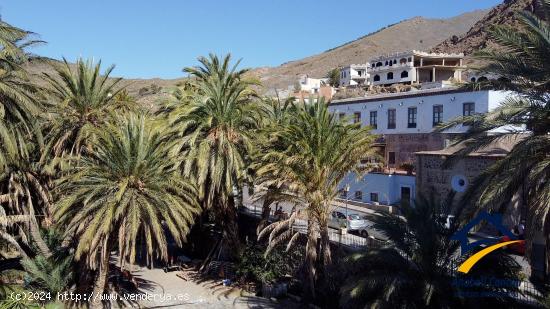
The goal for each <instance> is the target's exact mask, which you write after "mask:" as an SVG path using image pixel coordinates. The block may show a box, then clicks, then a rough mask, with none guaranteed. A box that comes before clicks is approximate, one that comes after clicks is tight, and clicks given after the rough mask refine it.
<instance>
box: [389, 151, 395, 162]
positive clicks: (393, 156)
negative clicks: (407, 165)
mask: <svg viewBox="0 0 550 309" xmlns="http://www.w3.org/2000/svg"><path fill="white" fill-rule="evenodd" d="M388 164H392V165H393V164H395V152H393V151H390V152H388Z"/></svg>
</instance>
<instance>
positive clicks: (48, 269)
mask: <svg viewBox="0 0 550 309" xmlns="http://www.w3.org/2000/svg"><path fill="white" fill-rule="evenodd" d="M21 264H22V266H23V269H24V270H25V272H26V274H27V276H28V278H29V279H30V280H29V283H30V284H31V285H32V286H33V287H34V288H36V289H39V290H41V291H45V292H49V293H51V294H53V295H57V293H60V292H64V291H66V290H67V289H68V288H70V284H71V282H72V275H73V274H72V257H66V258H63V259H59V260H57V259H55V258H52V257H50V258H46V257H44V256H42V255H38V256H36V257H34V258H32V259H30V258H25V259H23V260H22V262H21Z"/></svg>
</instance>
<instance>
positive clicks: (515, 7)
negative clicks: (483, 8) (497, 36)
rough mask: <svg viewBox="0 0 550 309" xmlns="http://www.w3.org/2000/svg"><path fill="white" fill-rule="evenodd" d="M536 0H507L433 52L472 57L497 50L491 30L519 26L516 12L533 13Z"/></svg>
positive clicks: (435, 48)
mask: <svg viewBox="0 0 550 309" xmlns="http://www.w3.org/2000/svg"><path fill="white" fill-rule="evenodd" d="M534 7H535V1H534V0H506V1H504V2H503V3H501V4H499V5H497V6H496V7H494V8H493V9H491V10H490V11H489V12H488V13H487V15H485V17H483V18H482V19H481V20H479V21H478V22H477V23H475V25H474V26H473V27H472V28H471V29H470V30H469V31H468V32H466V33H465V34H463V35H461V36H457V37H455V36H451V37H449V38H448V39H447V40H445V41H443V42H442V43H440V44H438V45H437V46H435V47H434V48H433V49H432V51H433V52H444V53H464V54H465V55H467V56H468V55H471V54H473V53H474V52H475V51H477V50H480V49H484V48H497V44H496V43H495V42H494V41H493V40H492V39H491V38H490V37H489V35H488V33H489V29H490V28H491V27H492V26H493V25H504V24H505V25H509V26H511V27H516V26H518V19H517V16H516V12H518V11H522V10H529V11H531V12H532V11H533V8H534Z"/></svg>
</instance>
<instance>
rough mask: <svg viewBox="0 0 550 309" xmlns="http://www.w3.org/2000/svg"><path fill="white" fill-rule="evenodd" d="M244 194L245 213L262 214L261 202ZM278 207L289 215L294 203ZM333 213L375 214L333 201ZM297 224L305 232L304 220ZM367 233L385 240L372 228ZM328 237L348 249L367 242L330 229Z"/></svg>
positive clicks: (272, 206) (299, 206)
mask: <svg viewBox="0 0 550 309" xmlns="http://www.w3.org/2000/svg"><path fill="white" fill-rule="evenodd" d="M243 191H244V193H243V204H244V206H245V207H246V208H247V211H248V212H249V213H251V214H256V215H260V214H261V212H262V202H261V200H260V201H253V200H252V199H251V197H250V196H249V195H248V192H247V191H248V190H246V189H245V190H243ZM278 206H279V207H281V208H282V210H283V211H284V212H286V213H288V214H289V213H291V212H292V208H293V207H294V203H289V202H279V203H278ZM297 208H298V209H297V210H301V209H304V208H305V207H304V206H303V205H298V206H297ZM332 210H333V211H340V212H342V213H344V214H346V213H347V214H358V215H360V216H374V215H376V212H375V211H373V210H371V209H367V208H362V207H359V206H353V205H348V208H347V209H346V207H345V204H344V203H341V202H337V201H334V202H333V209H332ZM274 211H275V204H272V205H271V213H272V214H273V212H274ZM300 221H303V222H300ZM297 224H298V226H297V227H298V228H303V229H304V230H305V228H306V221H304V220H299V221H297ZM368 232H369V235H370V236H372V237H374V238H376V239H379V240H387V237H386V236H385V235H384V234H382V233H381V232H380V231H378V230H375V229H372V228H369V229H368ZM329 237H330V238H331V241H334V242H340V243H342V244H344V245H347V246H350V247H357V246H365V245H366V242H367V240H366V239H365V238H363V237H360V236H355V235H350V234H348V235H344V236H342V235H340V234H339V233H338V232H337V230H336V229H332V228H331V229H330V231H329Z"/></svg>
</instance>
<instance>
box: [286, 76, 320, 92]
mask: <svg viewBox="0 0 550 309" xmlns="http://www.w3.org/2000/svg"><path fill="white" fill-rule="evenodd" d="M324 84H326V79H324V78H311V77H309V76H308V75H306V74H304V75H302V76H300V78H299V79H298V83H297V85H299V87H300V89H296V87H295V86H294V85H292V86H289V88H294V89H293V90H294V91H297V90H299V91H305V92H309V93H311V94H317V93H319V90H320V89H321V86H323V85H324Z"/></svg>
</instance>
